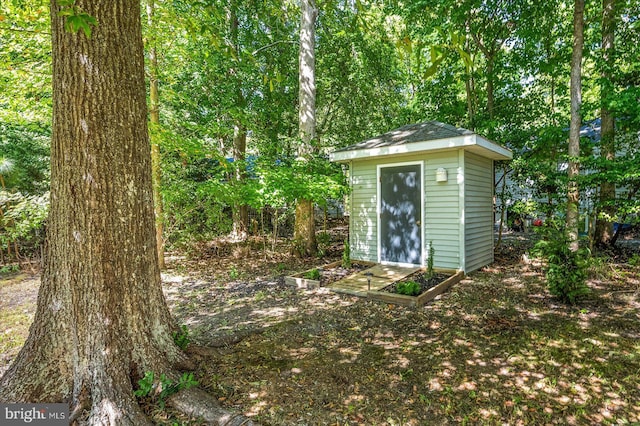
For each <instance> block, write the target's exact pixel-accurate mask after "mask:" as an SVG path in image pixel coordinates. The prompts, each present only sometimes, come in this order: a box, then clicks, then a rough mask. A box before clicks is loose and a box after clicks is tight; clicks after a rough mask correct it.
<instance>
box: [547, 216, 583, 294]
mask: <svg viewBox="0 0 640 426" xmlns="http://www.w3.org/2000/svg"><path fill="white" fill-rule="evenodd" d="M544 234H545V235H544V237H543V239H541V240H540V241H539V242H538V243H537V244H536V246H535V251H536V252H537V254H539V255H540V256H541V257H542V258H543V259H544V260H545V261H546V266H545V268H544V270H545V274H546V278H547V285H548V287H549V291H550V292H551V294H553V295H554V296H556V297H558V298H559V299H560V300H562V301H564V302H568V303H571V304H574V303H576V301H577V300H578V299H580V298H581V297H584V296H586V295H587V294H589V287H587V284H586V279H587V269H588V267H589V255H590V252H589V250H588V249H585V248H580V249H579V250H577V251H572V250H570V249H569V246H570V240H569V238H568V236H567V235H566V233H565V232H563V231H562V230H560V229H558V227H555V226H553V225H552V226H549V227H548V228H547V229H546V231H545V232H544Z"/></svg>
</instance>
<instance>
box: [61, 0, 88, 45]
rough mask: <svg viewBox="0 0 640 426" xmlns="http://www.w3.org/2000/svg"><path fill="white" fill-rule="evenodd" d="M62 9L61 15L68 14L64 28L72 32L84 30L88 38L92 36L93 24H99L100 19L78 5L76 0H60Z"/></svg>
mask: <svg viewBox="0 0 640 426" xmlns="http://www.w3.org/2000/svg"><path fill="white" fill-rule="evenodd" d="M58 4H59V5H60V7H61V9H60V12H58V15H59V16H66V17H67V19H66V21H65V23H64V29H65V30H66V31H68V32H70V33H73V34H75V33H77V32H78V31H80V30H82V31H83V32H84V35H85V36H87V38H91V26H92V25H98V20H97V19H96V18H94V17H93V16H91V15H89V14H88V13H85V12H83V11H82V10H81V9H80V8H79V7H78V6H76V0H58Z"/></svg>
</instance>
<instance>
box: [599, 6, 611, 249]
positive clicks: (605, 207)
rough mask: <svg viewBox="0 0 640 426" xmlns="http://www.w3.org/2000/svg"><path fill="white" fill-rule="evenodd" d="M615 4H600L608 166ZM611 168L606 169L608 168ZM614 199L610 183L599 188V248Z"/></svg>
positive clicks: (607, 238)
mask: <svg viewBox="0 0 640 426" xmlns="http://www.w3.org/2000/svg"><path fill="white" fill-rule="evenodd" d="M615 13H616V1H615V0H602V61H603V71H602V87H601V88H600V97H601V110H600V119H601V127H600V150H601V151H600V156H601V157H602V158H603V159H604V160H606V161H607V162H608V163H610V162H612V161H614V160H615V158H616V145H615V123H614V121H615V117H614V115H613V111H611V109H610V108H609V106H608V102H607V99H608V98H609V97H610V96H611V94H612V93H613V90H614V87H613V85H612V84H611V71H612V67H613V66H614V64H613V61H614V40H615V28H616V21H615ZM610 167H611V166H610V165H608V166H607V168H610ZM615 197H616V186H615V184H614V183H613V182H610V181H605V182H602V184H601V185H600V205H601V208H600V214H598V215H597V217H596V231H595V238H594V239H595V241H596V243H597V244H599V245H607V244H609V243H610V242H611V238H612V237H613V221H612V218H613V217H614V215H615V206H613V204H612V203H613V201H614V200H615Z"/></svg>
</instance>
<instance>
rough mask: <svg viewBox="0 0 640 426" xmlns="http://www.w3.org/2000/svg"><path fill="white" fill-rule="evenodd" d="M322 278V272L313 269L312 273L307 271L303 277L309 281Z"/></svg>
mask: <svg viewBox="0 0 640 426" xmlns="http://www.w3.org/2000/svg"><path fill="white" fill-rule="evenodd" d="M321 276H322V274H321V273H320V270H319V269H318V268H315V269H312V270H310V271H307V272H306V273H305V274H304V275H303V277H304V278H306V279H308V280H319V279H320V277H321Z"/></svg>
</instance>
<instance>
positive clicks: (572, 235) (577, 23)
mask: <svg viewBox="0 0 640 426" xmlns="http://www.w3.org/2000/svg"><path fill="white" fill-rule="evenodd" d="M583 47H584V0H575V3H574V11H573V52H572V54H571V83H570V92H571V122H570V125H569V147H568V154H569V170H568V177H569V183H568V188H567V218H566V225H567V233H568V236H569V240H570V248H571V250H573V251H576V250H578V214H579V212H578V209H579V206H580V188H579V187H578V176H579V174H580V162H579V156H580V126H581V124H582V118H581V113H580V107H581V105H582V49H583Z"/></svg>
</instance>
